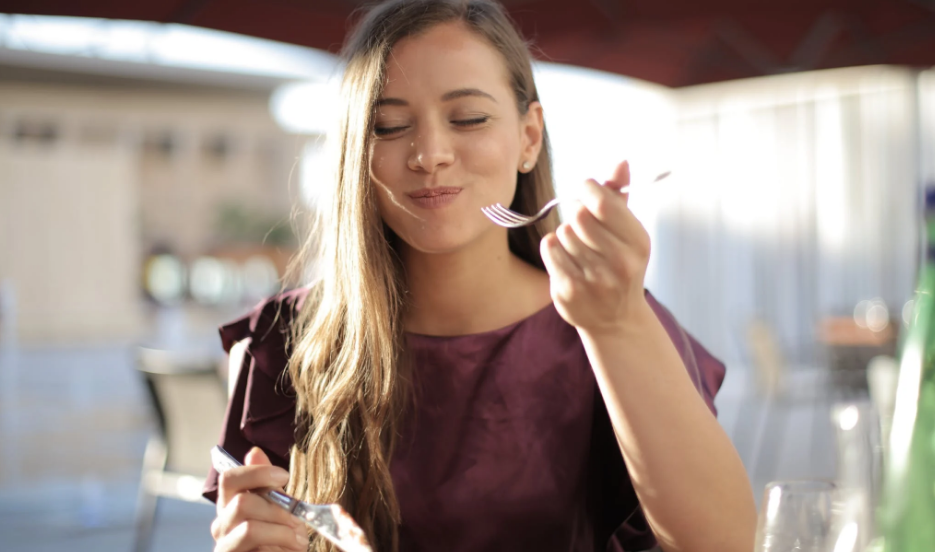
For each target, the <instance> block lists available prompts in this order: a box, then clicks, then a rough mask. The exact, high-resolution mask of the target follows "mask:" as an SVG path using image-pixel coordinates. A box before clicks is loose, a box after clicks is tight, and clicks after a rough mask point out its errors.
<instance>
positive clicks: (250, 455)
mask: <svg viewBox="0 0 935 552" xmlns="http://www.w3.org/2000/svg"><path fill="white" fill-rule="evenodd" d="M244 464H246V465H247V466H272V465H273V463H272V462H270V461H269V457H268V456H266V453H265V452H263V450H262V449H260V447H253V448H252V449H250V451H249V452H247V456H246V457H244Z"/></svg>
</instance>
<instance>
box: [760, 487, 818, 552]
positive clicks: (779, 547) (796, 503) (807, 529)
mask: <svg viewBox="0 0 935 552" xmlns="http://www.w3.org/2000/svg"><path fill="white" fill-rule="evenodd" d="M835 491H836V487H835V485H834V483H832V482H831V481H824V480H802V481H774V482H772V483H770V484H769V485H767V486H766V490H765V491H764V495H763V503H762V505H761V507H760V515H759V519H758V520H757V527H756V544H755V546H754V551H755V552H826V550H827V546H828V541H829V534H830V532H831V522H832V515H833V508H834V500H835Z"/></svg>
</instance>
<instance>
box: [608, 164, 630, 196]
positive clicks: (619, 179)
mask: <svg viewBox="0 0 935 552" xmlns="http://www.w3.org/2000/svg"><path fill="white" fill-rule="evenodd" d="M629 184H630V162H629V161H624V162H622V163H620V164H619V165H617V168H616V169H614V175H613V176H612V177H611V178H610V180H608V181H607V182H605V183H604V186H607V187H608V188H612V189H614V190H619V189H620V188H623V187H624V186H627V185H629Z"/></svg>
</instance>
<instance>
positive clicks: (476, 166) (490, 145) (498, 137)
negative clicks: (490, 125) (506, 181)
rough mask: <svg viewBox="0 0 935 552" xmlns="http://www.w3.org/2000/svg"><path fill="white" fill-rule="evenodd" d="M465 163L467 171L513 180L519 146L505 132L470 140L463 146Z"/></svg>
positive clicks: (513, 138)
mask: <svg viewBox="0 0 935 552" xmlns="http://www.w3.org/2000/svg"><path fill="white" fill-rule="evenodd" d="M462 151H463V152H464V154H463V157H462V159H463V162H464V164H465V167H466V168H467V170H469V171H471V172H475V173H478V174H483V175H485V176H490V177H495V176H499V177H506V178H513V177H514V176H515V174H516V167H515V164H516V159H517V158H518V155H519V144H518V143H517V141H516V139H515V137H513V136H506V135H505V133H503V132H497V133H490V134H489V135H487V136H483V137H476V138H473V139H472V138H470V137H469V138H468V139H466V140H465V142H464V144H463V149H462Z"/></svg>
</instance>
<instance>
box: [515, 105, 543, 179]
mask: <svg viewBox="0 0 935 552" xmlns="http://www.w3.org/2000/svg"><path fill="white" fill-rule="evenodd" d="M519 124H520V139H521V140H522V148H521V149H520V158H519V159H518V160H517V162H516V170H517V171H520V172H529V171H530V170H531V169H532V167H534V166H535V164H536V161H538V159H539V151H540V150H542V136H543V134H544V133H545V122H544V120H543V117H542V104H540V103H539V102H531V103H530V104H529V109H528V110H527V111H526V114H525V115H523V116H521V117H520V122H519ZM523 162H528V163H529V165H530V169H527V170H523Z"/></svg>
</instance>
